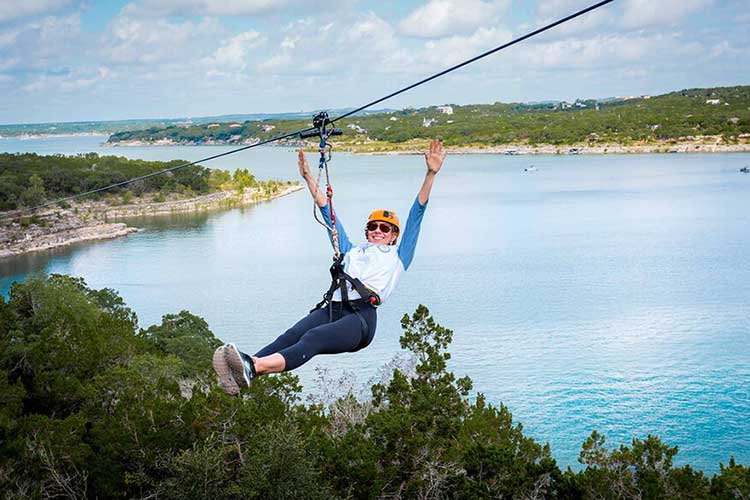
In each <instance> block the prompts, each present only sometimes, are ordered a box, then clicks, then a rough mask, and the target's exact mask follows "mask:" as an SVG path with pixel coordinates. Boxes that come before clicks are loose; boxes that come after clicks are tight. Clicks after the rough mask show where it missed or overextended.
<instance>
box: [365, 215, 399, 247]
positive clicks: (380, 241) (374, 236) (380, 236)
mask: <svg viewBox="0 0 750 500" xmlns="http://www.w3.org/2000/svg"><path fill="white" fill-rule="evenodd" d="M366 234H367V241H368V243H372V244H373V245H391V244H392V243H393V242H394V241H396V238H398V232H397V231H396V227H395V226H393V225H392V224H389V223H387V222H383V221H379V220H378V221H375V220H374V221H370V222H368V223H367V228H366Z"/></svg>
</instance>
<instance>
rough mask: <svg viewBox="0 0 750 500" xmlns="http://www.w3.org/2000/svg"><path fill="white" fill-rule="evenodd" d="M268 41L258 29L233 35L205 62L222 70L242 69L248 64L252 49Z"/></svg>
mask: <svg viewBox="0 0 750 500" xmlns="http://www.w3.org/2000/svg"><path fill="white" fill-rule="evenodd" d="M265 43H266V37H265V36H264V35H261V34H260V33H259V32H257V31H246V32H244V33H240V34H239V35H237V36H235V37H232V38H231V39H229V40H228V41H226V42H225V43H224V44H223V45H222V46H221V47H219V48H218V49H216V51H215V52H214V53H213V54H212V55H211V56H210V57H208V58H207V59H206V60H204V62H205V63H206V64H207V65H208V66H210V67H212V68H213V67H216V68H218V69H219V70H220V71H221V72H226V71H242V70H244V69H245V68H246V66H247V59H248V52H249V51H250V49H253V48H256V47H259V46H261V45H263V44H265Z"/></svg>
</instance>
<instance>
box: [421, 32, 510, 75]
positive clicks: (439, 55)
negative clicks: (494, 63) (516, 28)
mask: <svg viewBox="0 0 750 500" xmlns="http://www.w3.org/2000/svg"><path fill="white" fill-rule="evenodd" d="M511 37H512V34H511V33H510V31H507V30H503V29H499V28H479V29H478V30H477V31H476V32H475V33H473V34H472V35H471V36H452V37H448V38H443V39H440V40H437V41H431V42H427V43H426V44H425V51H424V53H423V54H422V55H421V59H422V60H423V61H424V62H425V63H427V64H429V65H430V66H431V67H432V68H433V69H435V70H436V71H437V70H441V69H445V68H446V67H448V66H451V65H454V64H457V63H459V62H461V61H464V60H466V59H470V58H472V57H474V56H477V55H479V54H480V53H482V52H484V51H486V50H489V49H491V48H494V47H496V46H498V45H502V44H503V43H505V42H507V41H509V40H510V39H511ZM490 57H492V56H490Z"/></svg>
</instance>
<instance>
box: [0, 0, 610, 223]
mask: <svg viewBox="0 0 750 500" xmlns="http://www.w3.org/2000/svg"><path fill="white" fill-rule="evenodd" d="M613 1H614V0H603V1H601V2H598V3H596V4H594V5H591V6H590V7H586V8H585V9H582V10H579V11H578V12H575V13H573V14H570V15H569V16H566V17H563V18H562V19H559V20H557V21H555V22H553V23H550V24H547V25H545V26H542V27H541V28H539V29H536V30H534V31H532V32H530V33H527V34H525V35H523V36H520V37H518V38H515V39H513V40H511V41H510V42H507V43H504V44H503V45H500V46H498V47H495V48H494V49H491V50H488V51H486V52H483V53H481V54H479V55H478V56H475V57H472V58H471V59H467V60H466V61H464V62H462V63H459V64H456V65H455V66H451V67H450V68H447V69H445V70H443V71H440V72H439V73H435V74H434V75H432V76H429V77H427V78H424V79H422V80H420V81H418V82H416V83H413V84H411V85H409V86H407V87H404V88H402V89H400V90H397V91H395V92H392V93H390V94H388V95H387V96H385V97H381V98H380V99H376V100H374V101H371V102H369V103H367V104H365V105H363V106H360V107H358V108H356V109H354V110H352V111H349V112H348V113H344V114H343V115H341V116H339V117H337V118H334V119H333V120H331V121H330V123H332V124H333V123H334V122H336V121H338V120H343V119H344V118H347V117H349V116H352V115H354V114H356V113H359V112H360V111H364V110H365V109H367V108H369V107H371V106H374V105H375V104H378V103H381V102H383V101H385V100H387V99H390V98H391V97H395V96H397V95H399V94H402V93H404V92H406V91H407V90H411V89H413V88H415V87H418V86H420V85H422V84H425V83H427V82H429V81H432V80H434V79H435V78H439V77H441V76H443V75H446V74H448V73H450V72H452V71H455V70H457V69H459V68H462V67H464V66H466V65H468V64H471V63H473V62H475V61H478V60H480V59H483V58H485V57H487V56H489V55H491V54H494V53H495V52H499V51H501V50H503V49H506V48H508V47H510V46H512V45H515V44H517V43H520V42H522V41H524V40H527V39H529V38H531V37H533V36H536V35H538V34H540V33H543V32H545V31H547V30H550V29H552V28H554V27H556V26H559V25H561V24H563V23H566V22H568V21H571V20H573V19H575V18H577V17H579V16H582V15H584V14H586V13H588V12H591V11H592V10H595V9H598V8H600V7H602V6H604V5H607V4H608V3H611V2H613ZM312 130H316V128H315V127H309V128H306V129H301V130H298V131H296V132H291V133H289V134H284V135H280V136H278V137H272V138H270V139H266V140H265V141H261V142H258V143H256V144H251V145H249V146H244V147H241V148H237V149H233V150H231V151H227V152H225V153H221V154H218V155H214V156H209V157H208V158H202V159H200V160H196V161H194V162H190V163H185V164H183V165H177V166H176V167H171V168H167V169H164V170H160V171H158V172H153V173H151V174H148V175H144V176H141V177H136V178H134V179H129V180H126V181H123V182H118V183H116V184H111V185H109V186H104V187H101V188H98V189H93V190H91V191H86V192H85V193H79V194H76V195H73V196H68V197H65V198H60V199H58V200H53V201H49V202H47V203H43V204H41V205H37V206H35V207H31V208H26V209H22V210H17V211H14V212H6V213H5V214H0V219H3V218H6V217H18V216H20V215H21V214H23V213H24V212H33V211H36V210H39V209H40V208H44V207H47V206H50V205H54V204H57V203H61V202H63V201H69V200H73V199H76V198H80V197H82V196H87V195H90V194H94V193H99V192H101V191H106V190H108V189H112V188H115V187H119V186H124V185H126V184H130V183H131V182H135V181H138V180H142V179H147V178H149V177H153V176H156V175H161V174H164V173H166V172H171V171H173V170H177V169H180V168H185V167H189V166H191V165H195V164H197V163H201V162H205V161H209V160H214V159H216V158H220V157H222V156H227V155H230V154H234V153H238V152H240V151H244V150H246V149H251V148H254V147H257V146H261V145H263V144H268V143H270V142H275V141H279V140H281V139H286V138H287V137H292V136H297V135H299V134H301V133H303V132H310V131H312ZM327 174H328V170H327V168H326V175H327ZM316 219H317V217H316ZM334 231H335V228H334Z"/></svg>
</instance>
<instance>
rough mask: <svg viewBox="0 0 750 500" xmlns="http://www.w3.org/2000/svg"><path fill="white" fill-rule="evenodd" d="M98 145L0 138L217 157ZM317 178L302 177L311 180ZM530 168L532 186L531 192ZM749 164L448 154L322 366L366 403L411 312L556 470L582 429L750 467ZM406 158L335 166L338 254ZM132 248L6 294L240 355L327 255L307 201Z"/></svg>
mask: <svg viewBox="0 0 750 500" xmlns="http://www.w3.org/2000/svg"><path fill="white" fill-rule="evenodd" d="M102 140H103V138H101V137H72V138H71V137H69V138H57V139H45V140H26V141H20V140H10V139H4V140H0V151H35V152H38V153H43V154H50V153H76V152H84V151H98V152H100V153H103V154H118V155H122V156H128V157H132V158H145V159H164V160H166V159H174V158H180V159H185V160H196V159H199V158H202V157H206V156H210V155H213V154H216V153H218V152H221V151H224V150H227V149H228V148H221V147H190V148H188V147H163V148H158V147H151V148H103V147H100V146H99V142H101V141H102ZM312 163H314V160H313V162H312ZM531 164H534V165H535V166H536V167H537V168H538V171H536V172H534V173H525V172H524V171H523V169H524V167H527V166H529V165H531ZM748 164H750V155H746V154H745V155H743V154H722V155H630V156H588V157H586V156H540V157H529V156H492V155H473V156H451V157H449V158H448V160H447V161H446V164H445V167H444V169H443V171H442V172H441V173H440V175H439V177H438V179H437V181H436V184H435V188H434V190H433V195H432V199H431V201H430V205H429V207H428V211H427V214H426V216H425V221H424V223H423V228H422V234H421V236H420V241H419V245H418V247H417V254H416V257H415V260H414V263H413V265H412V267H411V268H410V269H409V271H408V272H407V273H406V274H405V275H404V277H403V280H402V282H401V284H400V285H399V288H398V289H397V291H396V292H395V293H394V295H393V296H392V297H391V299H390V300H389V302H388V303H387V304H385V305H384V306H383V307H382V308H381V309H380V310H379V318H378V331H377V334H376V337H375V340H374V342H373V343H372V345H371V346H370V347H368V348H367V349H366V350H364V351H361V352H359V353H355V354H344V355H339V356H335V357H325V356H323V357H319V358H316V359H315V360H313V361H312V362H310V363H308V364H307V365H305V366H304V367H303V368H302V369H300V370H299V371H298V372H297V373H298V374H299V375H300V377H301V380H302V382H303V384H305V385H306V387H307V388H308V389H309V390H310V391H314V390H315V387H317V386H316V380H317V375H316V370H315V369H316V367H326V368H328V369H329V370H330V371H331V374H332V375H334V376H342V375H343V376H346V377H349V378H353V379H355V380H356V381H357V382H356V383H357V384H358V387H366V386H367V382H368V380H370V379H371V378H372V377H374V376H375V375H376V374H377V372H378V369H379V367H381V366H382V365H384V364H385V363H387V362H388V361H389V360H391V359H392V358H393V356H394V355H396V354H398V353H399V351H400V347H399V344H398V338H399V335H400V333H401V332H400V325H399V319H400V317H401V316H402V315H403V313H405V312H412V311H413V310H414V309H415V308H416V306H417V305H418V304H420V303H423V304H425V305H427V306H428V307H429V308H430V310H431V312H432V313H433V314H434V316H435V317H436V319H437V320H438V322H440V323H441V324H443V325H445V326H448V327H450V328H452V329H453V330H454V341H453V344H452V346H451V352H452V354H453V358H452V360H451V362H450V367H451V368H452V369H453V370H454V371H455V372H456V373H457V375H459V376H461V375H469V376H470V377H471V378H472V379H473V380H474V386H475V389H476V390H477V391H480V392H483V393H484V394H485V395H486V396H487V398H488V399H489V400H490V401H491V402H493V403H496V404H498V403H500V402H502V403H504V404H506V405H507V406H508V407H509V408H510V409H511V411H512V412H513V415H514V417H515V418H516V419H517V420H518V421H520V422H522V423H523V424H524V427H525V432H526V433H528V434H529V435H531V436H533V437H535V438H537V439H538V440H540V441H542V442H544V441H547V440H548V441H549V442H550V445H551V446H552V451H553V454H554V456H555V457H556V458H557V459H558V460H559V462H560V464H561V465H562V466H563V467H564V466H567V465H571V466H573V467H574V468H577V462H576V459H577V456H578V453H579V451H580V447H581V444H582V442H583V441H584V439H585V438H586V437H587V436H588V435H589V434H590V432H591V431H592V430H593V429H596V430H598V431H599V432H601V433H603V434H605V435H606V436H607V441H608V443H609V446H615V445H619V444H622V443H629V442H630V439H631V438H632V437H640V438H645V437H646V436H647V435H648V434H658V435H659V436H660V437H662V438H663V439H664V440H665V441H666V442H667V443H669V444H670V445H677V446H679V448H680V453H679V455H678V456H677V463H678V464H684V463H690V464H692V465H693V466H697V467H699V468H701V469H703V470H705V471H708V472H713V471H717V470H718V463H719V461H723V462H725V463H726V462H727V461H728V459H729V456H730V455H734V456H735V457H736V458H737V460H738V461H739V462H741V463H744V464H748V463H750V432H748V431H750V424H749V422H750V367H748V361H750V314H749V313H750V264H749V260H748V259H749V258H750V252H749V249H750V211H748V208H747V207H748V200H750V176H749V175H743V174H740V173H739V169H740V168H741V167H743V166H745V165H748ZM207 166H212V167H219V168H225V169H230V170H233V169H235V168H249V169H251V171H252V172H254V173H255V174H256V176H257V177H259V178H262V179H268V178H280V179H293V178H295V176H296V165H295V155H294V153H293V152H292V151H290V150H289V149H286V148H258V149H253V150H250V151H246V152H243V153H239V154H237V155H232V156H229V157H225V158H221V159H219V160H217V161H215V162H211V163H210V164H207ZM423 170H424V166H423V160H422V159H421V158H420V157H418V156H397V157H391V156H355V155H350V154H344V153H336V152H334V159H333V162H332V164H331V172H332V181H333V184H334V189H335V202H336V208H337V212H338V213H339V215H340V217H341V218H342V220H343V222H344V224H345V225H346V226H347V228H348V230H349V234H350V235H352V236H353V237H354V238H353V239H358V237H359V236H360V235H359V233H358V230H357V228H358V226H362V225H363V221H364V220H365V219H366V217H367V214H368V213H369V212H370V211H371V210H372V209H375V208H378V207H383V208H391V209H394V210H396V211H397V212H398V213H399V214H400V215H401V216H402V217H404V218H405V216H406V213H407V211H408V208H409V206H410V205H411V202H412V201H413V199H414V196H415V195H416V192H417V190H418V188H419V186H420V183H421V180H422V177H423ZM130 222H131V224H134V225H137V226H138V227H141V228H143V231H141V232H139V233H137V234H134V235H131V236H128V237H125V238H120V239H115V240H110V241H105V242H96V243H91V244H82V245H76V246H74V247H70V248H66V249H62V250H55V251H50V252H40V253H36V254H33V255H28V256H23V257H18V258H13V259H8V260H4V261H0V290H1V291H2V293H4V294H6V295H7V292H8V290H9V287H10V286H11V283H12V282H13V280H19V279H23V277H24V276H26V275H28V274H29V273H32V272H38V271H43V272H48V273H66V274H72V275H76V276H82V277H84V278H85V280H86V282H87V283H88V284H89V285H90V286H92V287H95V288H102V287H111V288H114V289H116V290H117V291H118V292H119V293H120V294H121V295H122V296H123V298H124V299H125V301H126V302H127V304H128V305H129V306H130V307H132V308H133V309H134V310H135V311H136V312H137V314H138V317H139V320H140V323H141V325H142V326H144V327H145V326H148V325H151V324H153V323H157V322H159V321H160V318H161V316H162V315H164V314H167V313H176V312H179V311H180V310H182V309H187V310H189V311H191V312H193V313H194V314H197V315H200V316H202V317H203V318H205V319H206V320H207V321H208V323H209V325H210V326H211V328H212V330H213V331H214V333H216V335H218V336H219V337H221V338H222V339H223V340H225V341H233V342H237V343H238V344H239V345H240V346H241V347H244V348H245V349H247V350H249V351H254V350H256V349H258V348H260V347H261V346H263V345H264V344H265V343H267V342H270V341H271V340H272V339H273V338H275V336H276V335H278V334H280V333H281V332H283V331H284V330H285V329H286V328H287V327H288V326H289V325H291V324H292V323H294V322H295V321H296V320H297V319H298V318H299V317H301V316H302V315H304V314H305V313H306V312H307V310H308V309H309V308H310V307H311V306H312V305H314V304H315V303H316V302H317V301H318V300H319V299H320V296H321V294H322V292H323V291H324V289H325V288H326V287H327V286H328V270H327V268H328V265H329V262H330V257H331V250H330V247H329V246H328V244H327V239H326V237H325V235H324V233H323V230H322V229H321V228H320V226H318V225H317V224H316V223H315V222H314V221H313V218H312V203H311V200H310V197H309V195H308V194H307V192H306V191H305V192H298V193H294V194H292V195H290V196H287V197H284V198H281V199H278V200H275V201H273V202H270V203H264V204H261V205H257V206H253V207H247V208H244V209H236V210H231V211H227V212H220V213H212V214H201V215H186V216H168V217H160V218H153V219H141V220H134V221H130Z"/></svg>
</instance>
